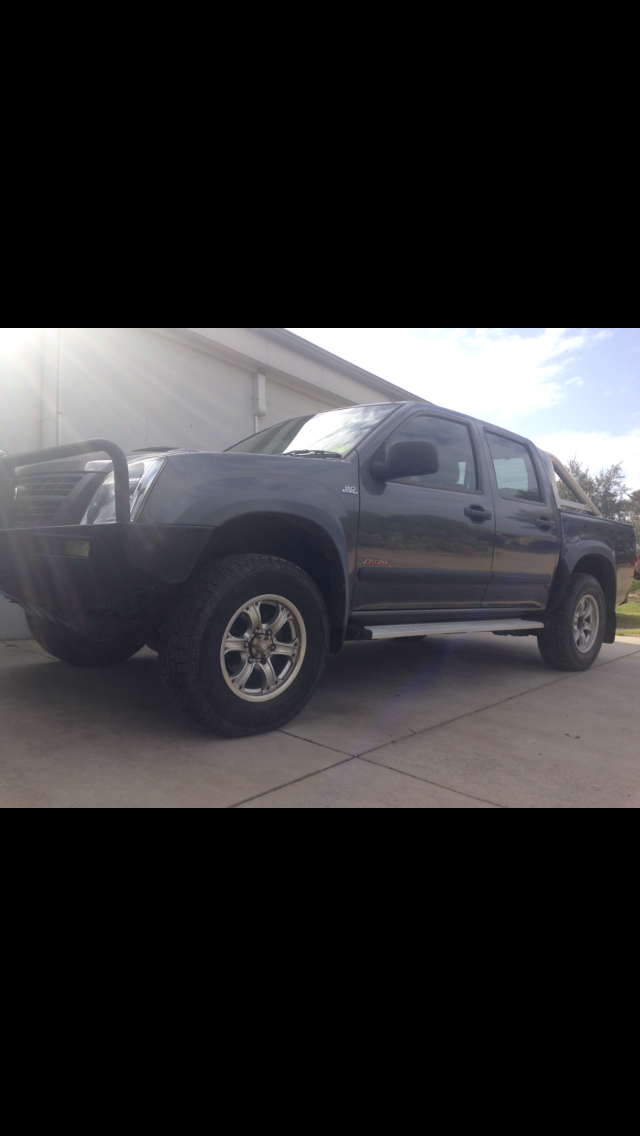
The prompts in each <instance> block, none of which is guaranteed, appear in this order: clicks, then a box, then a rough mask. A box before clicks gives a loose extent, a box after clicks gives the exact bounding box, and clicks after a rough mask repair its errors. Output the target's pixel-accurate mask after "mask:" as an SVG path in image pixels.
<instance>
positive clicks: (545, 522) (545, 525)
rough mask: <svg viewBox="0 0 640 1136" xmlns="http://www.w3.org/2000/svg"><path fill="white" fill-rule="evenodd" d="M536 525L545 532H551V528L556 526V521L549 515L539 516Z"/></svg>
mask: <svg viewBox="0 0 640 1136" xmlns="http://www.w3.org/2000/svg"><path fill="white" fill-rule="evenodd" d="M536 525H537V526H538V528H539V529H542V531H543V532H551V529H552V528H555V524H554V522H553V521H552V520H550V518H549V517H538V519H537V521H536Z"/></svg>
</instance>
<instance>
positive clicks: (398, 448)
mask: <svg viewBox="0 0 640 1136" xmlns="http://www.w3.org/2000/svg"><path fill="white" fill-rule="evenodd" d="M439 469H440V456H439V454H438V450H437V447H436V446H434V445H433V443H432V442H394V443H393V445H392V446H391V448H390V450H389V456H388V458H387V460H386V462H385V461H376V460H375V459H374V460H373V461H372V462H371V476H372V477H373V478H374V480H375V481H397V480H399V479H400V478H402V477H428V476H429V474H431V473H437V472H438V470H439Z"/></svg>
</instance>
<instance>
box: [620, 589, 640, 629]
mask: <svg viewBox="0 0 640 1136" xmlns="http://www.w3.org/2000/svg"><path fill="white" fill-rule="evenodd" d="M616 611H617V615H618V635H636V636H638V637H639V638H640V580H634V581H633V583H632V585H631V595H630V596H629V603H626V604H623V605H622V607H619V608H616Z"/></svg>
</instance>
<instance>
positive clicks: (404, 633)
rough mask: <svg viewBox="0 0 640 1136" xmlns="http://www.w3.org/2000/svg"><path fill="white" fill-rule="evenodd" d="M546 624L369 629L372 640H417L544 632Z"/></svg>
mask: <svg viewBox="0 0 640 1136" xmlns="http://www.w3.org/2000/svg"><path fill="white" fill-rule="evenodd" d="M543 628H544V623H528V622H527V621H526V620H524V619H493V620H491V621H485V622H482V621H481V620H474V621H473V622H469V623H398V624H395V625H394V624H389V625H388V626H386V627H367V628H366V630H367V631H370V632H371V638H372V639H409V638H411V639H417V638H418V636H423V635H424V636H427V635H480V634H482V633H483V632H486V633H488V632H496V631H505V632H508V631H542V629H543Z"/></svg>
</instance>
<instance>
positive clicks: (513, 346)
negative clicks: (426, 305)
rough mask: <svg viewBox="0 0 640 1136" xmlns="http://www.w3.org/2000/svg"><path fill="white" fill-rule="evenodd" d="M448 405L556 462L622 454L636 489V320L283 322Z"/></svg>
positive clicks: (639, 411) (592, 461)
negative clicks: (529, 442)
mask: <svg viewBox="0 0 640 1136" xmlns="http://www.w3.org/2000/svg"><path fill="white" fill-rule="evenodd" d="M287 330H288V331H293V332H295V334H296V335H301V336H302V337H303V338H304V339H308V340H310V341H311V342H312V343H317V344H318V345H319V346H320V347H324V348H326V349H327V350H328V351H332V352H333V353H334V354H335V355H340V356H341V357H342V358H343V359H348V360H349V361H350V362H351V363H356V364H357V365H358V366H360V367H364V368H365V370H367V371H373V373H374V374H376V375H380V376H382V378H384V379H388V380H389V382H392V383H395V384H396V385H397V386H400V387H403V388H404V389H405V390H408V391H411V392H412V393H415V394H418V395H420V396H421V397H422V398H426V399H428V400H429V401H430V402H435V403H437V404H438V405H439V406H444V407H447V408H449V409H451V410H458V411H462V412H463V413H466V414H471V415H473V416H474V417H477V418H484V419H486V420H487V421H489V422H492V423H495V424H496V425H498V426H505V427H508V428H509V429H510V430H514V431H515V432H517V433H519V434H523V435H525V437H528V438H532V439H533V441H534V442H536V444H537V445H539V446H541V447H542V448H543V449H546V450H550V451H551V452H552V453H555V454H556V455H557V456H558V457H559V458H560V459H561V460H562V461H565V462H566V461H568V459H569V458H571V457H573V456H574V454H575V455H577V457H578V458H579V460H580V461H581V462H582V464H583V465H588V466H590V467H591V469H592V470H596V471H597V470H600V469H601V468H602V467H603V466H604V467H606V466H610V465H613V464H614V463H616V462H622V465H623V469H624V472H625V475H626V477H627V481H628V483H629V486H630V487H631V488H632V489H640V328H637V327H290V328H287Z"/></svg>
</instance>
